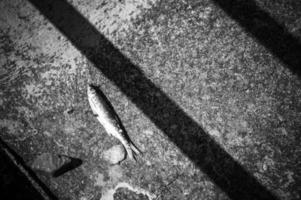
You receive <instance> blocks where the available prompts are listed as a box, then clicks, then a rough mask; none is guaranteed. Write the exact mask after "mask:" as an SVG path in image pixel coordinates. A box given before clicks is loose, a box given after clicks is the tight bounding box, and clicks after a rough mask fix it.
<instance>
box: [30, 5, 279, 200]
mask: <svg viewBox="0 0 301 200" xmlns="http://www.w3.org/2000/svg"><path fill="white" fill-rule="evenodd" d="M29 2H31V3H32V4H33V5H34V6H35V7H36V8H37V9H38V10H39V11H40V12H41V13H42V14H43V15H44V16H45V17H46V18H48V20H49V21H50V22H51V23H52V24H53V25H54V26H55V27H56V28H57V29H58V30H59V31H60V32H61V33H62V34H64V35H65V36H66V37H67V38H68V39H69V41H71V42H72V44H73V45H74V46H75V47H76V48H77V49H78V50H79V51H81V53H82V54H84V55H85V56H86V57H87V58H88V59H89V60H90V61H91V63H93V64H94V66H95V67H96V68H98V69H99V70H100V71H101V72H102V73H103V75H105V76H106V77H107V78H108V79H109V80H111V81H112V82H113V83H114V84H116V85H117V86H118V87H119V89H120V90H121V91H122V92H123V93H124V94H125V95H126V96H127V97H128V98H129V99H130V100H131V101H132V102H134V103H135V105H136V106H137V107H138V108H139V109H140V110H141V111H143V113H144V114H145V115H146V116H148V117H149V118H150V119H151V120H152V121H153V123H155V125H156V126H157V127H158V128H159V129H161V130H162V131H163V132H164V133H165V135H166V136H167V137H168V138H169V140H170V141H172V142H173V143H174V144H175V145H176V146H177V147H178V148H179V149H181V150H182V152H183V153H184V154H185V155H186V156H187V157H188V158H190V160H191V161H193V162H194V163H195V165H196V166H198V167H199V168H200V169H201V170H202V171H203V172H204V173H206V174H207V175H208V177H209V178H210V179H211V180H212V181H213V182H214V183H215V184H216V185H217V186H218V187H219V188H221V189H222V190H223V191H224V192H225V193H226V194H227V195H228V196H229V197H230V198H232V199H234V200H241V199H244V200H251V199H257V200H259V199H277V198H276V197H275V196H274V195H273V194H272V193H271V192H269V191H268V190H267V189H266V188H265V187H264V186H262V185H261V184H260V183H259V182H258V181H257V180H256V179H255V178H254V177H253V176H252V175H251V174H250V173H249V172H247V171H246V170H245V169H244V168H243V167H242V166H241V165H240V164H239V163H238V162H236V161H235V160H234V159H233V158H232V157H231V156H230V155H229V154H228V153H227V152H226V151H225V150H224V149H223V148H222V147H221V146H219V145H218V144H217V143H216V142H215V141H214V140H213V139H212V138H211V137H210V136H209V135H208V134H207V133H205V131H204V130H203V129H202V127H201V126H200V125H198V123H197V122H196V121H194V120H193V119H192V118H190V117H189V116H188V115H187V114H186V113H185V112H184V111H183V110H182V109H181V108H180V106H178V105H177V104H176V103H175V102H174V101H173V100H172V99H170V98H169V97H168V96H167V95H166V94H165V93H164V92H163V91H162V90H161V89H160V88H158V87H157V86H156V85H155V84H153V83H152V82H151V81H150V80H149V79H148V78H147V77H146V76H145V75H144V74H143V72H142V71H141V70H140V69H139V68H138V67H137V66H135V65H134V64H132V63H131V61H130V60H129V59H128V58H126V57H125V56H124V55H123V54H122V53H121V52H120V51H119V50H118V49H117V48H115V47H114V45H113V44H112V43H111V42H110V41H109V40H107V39H106V38H105V37H104V36H103V35H102V34H101V33H99V32H98V31H97V29H95V28H94V26H93V25H91V24H90V22H89V21H88V20H86V19H85V18H84V17H83V16H82V15H81V14H80V13H79V12H78V11H77V10H76V9H75V8H74V7H73V6H72V5H70V4H69V3H68V2H66V1H65V0H43V1H42V0H29ZM154 94H156V95H154ZM173 124H177V125H178V128H177V129H176V130H172V129H170V127H171V125H173ZM221 172H222V173H221Z"/></svg>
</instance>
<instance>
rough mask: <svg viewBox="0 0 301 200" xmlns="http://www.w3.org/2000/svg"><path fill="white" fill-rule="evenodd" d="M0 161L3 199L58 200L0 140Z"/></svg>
mask: <svg viewBox="0 0 301 200" xmlns="http://www.w3.org/2000/svg"><path fill="white" fill-rule="evenodd" d="M0 161H1V162H0V163H1V164H0V179H1V180H0V194H1V197H2V198H3V199H20V200H21V199H32V200H45V199H48V200H58V198H57V197H56V196H55V195H54V194H53V193H52V192H51V191H50V190H49V188H48V187H47V186H46V185H45V184H44V183H43V182H42V181H41V180H40V179H39V178H38V177H37V175H36V174H35V173H34V172H33V171H32V169H30V167H28V166H27V165H26V163H25V162H24V160H23V159H22V158H21V157H20V156H19V155H18V154H17V153H16V152H15V151H14V150H13V149H12V148H10V147H9V146H8V144H6V142H5V141H4V140H2V139H1V138H0ZM17 166H18V167H17ZM25 174H26V175H25ZM26 176H27V177H26ZM29 180H30V181H29Z"/></svg>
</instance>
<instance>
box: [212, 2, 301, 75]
mask: <svg viewBox="0 0 301 200" xmlns="http://www.w3.org/2000/svg"><path fill="white" fill-rule="evenodd" d="M213 2H214V3H215V4H216V5H218V6H219V7H220V8H222V9H223V10H224V11H225V12H226V14H227V15H228V16H230V17H231V18H232V19H234V20H235V21H236V22H238V23H239V25H240V26H241V27H243V28H244V29H245V30H246V31H247V32H248V33H250V34H251V35H252V36H253V37H254V38H255V39H256V40H257V41H259V42H260V44H262V45H263V46H264V47H265V48H267V49H268V50H269V51H270V52H271V53H272V54H274V55H275V56H276V57H277V58H279V60H280V61H282V63H283V64H285V65H286V67H288V68H289V69H290V70H291V71H292V72H293V73H295V74H297V75H298V76H299V77H300V76H301V42H300V40H301V39H299V40H298V38H296V37H294V36H293V35H291V34H290V33H289V32H288V31H287V29H286V28H285V27H283V26H281V25H280V24H279V23H277V22H276V21H275V20H274V19H273V18H272V17H271V16H270V15H269V14H268V13H267V12H265V11H264V10H262V9H261V8H259V7H258V6H257V5H256V2H255V1H254V0H249V1H244V0H213ZM300 9H301V8H300Z"/></svg>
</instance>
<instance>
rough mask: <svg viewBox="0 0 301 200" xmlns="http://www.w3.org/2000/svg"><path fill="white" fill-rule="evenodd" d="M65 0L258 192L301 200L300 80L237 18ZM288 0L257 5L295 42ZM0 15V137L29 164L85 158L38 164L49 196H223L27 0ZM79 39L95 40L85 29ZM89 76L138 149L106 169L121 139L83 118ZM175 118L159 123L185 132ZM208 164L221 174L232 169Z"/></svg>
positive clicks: (126, 2) (300, 26) (200, 7)
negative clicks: (54, 171) (46, 168)
mask: <svg viewBox="0 0 301 200" xmlns="http://www.w3.org/2000/svg"><path fill="white" fill-rule="evenodd" d="M68 2H69V3H70V4H71V5H73V6H74V8H76V10H77V11H78V12H79V13H81V14H82V15H83V16H84V17H85V18H86V19H87V20H88V21H89V22H90V23H91V24H93V25H94V26H95V28H96V29H97V30H98V31H99V33H101V34H102V35H103V36H105V37H106V38H107V39H108V40H109V41H110V42H111V43H112V44H113V45H114V46H115V47H116V48H117V49H119V50H120V51H121V52H122V53H123V54H124V55H125V56H126V57H127V58H129V59H130V61H131V62H132V63H134V64H135V65H136V66H138V67H139V68H140V69H141V70H142V72H143V73H144V74H145V76H146V77H147V78H148V79H149V80H151V81H152V82H153V83H154V84H155V85H156V86H157V87H159V88H161V89H162V91H164V93H166V94H167V96H168V97H169V98H170V99H172V100H173V101H174V102H175V103H176V104H177V105H179V106H180V107H181V108H182V109H183V110H184V111H185V112H186V113H187V115H188V116H189V117H191V118H192V119H193V120H195V121H196V122H197V123H198V124H199V125H200V126H201V127H202V128H203V129H204V130H205V132H206V133H207V134H209V135H210V136H212V138H213V139H214V140H215V141H216V143H218V144H220V145H221V147H222V148H223V149H224V150H225V152H227V153H228V154H229V155H231V157H233V159H234V160H236V161H237V162H238V163H240V164H241V165H242V166H243V167H244V168H245V169H246V170H247V171H248V172H249V173H250V174H251V175H252V176H253V177H255V178H256V179H257V180H258V182H259V183H261V184H262V185H263V186H264V187H265V188H267V190H269V191H270V192H272V193H273V194H274V195H276V196H277V197H278V198H279V199H287V200H289V199H292V200H293V199H300V198H301V197H300V193H298V191H300V181H301V173H300V169H301V166H300V157H301V148H300V144H301V141H300V130H301V120H300V119H301V100H300V99H301V87H300V86H301V81H300V76H298V74H296V73H294V72H292V70H290V68H289V67H288V66H287V65H286V64H285V63H283V62H282V60H281V59H279V57H277V56H275V55H273V54H272V53H271V52H270V50H268V49H267V48H266V47H265V46H264V45H262V44H261V43H260V41H259V40H258V39H256V38H254V37H252V34H250V33H249V32H248V31H247V30H246V29H245V28H244V27H243V26H242V25H241V24H239V23H237V22H236V21H235V20H234V19H232V18H230V17H229V16H228V15H227V13H226V12H224V11H223V10H222V9H221V8H220V7H219V6H217V5H216V4H214V2H213V1H208V0H205V1H201V2H197V1H189V0H183V1H173V2H172V1H159V0H143V1H134V0H123V1H117V0H115V1H106V0H100V1H96V0H91V1H80V0H68ZM217 2H218V1H217ZM296 2H298V1H280V0H279V1H273V3H271V2H270V1H268V0H266V1H263V0H261V1H259V0H258V1H257V2H256V3H257V5H258V6H259V7H260V8H261V9H262V10H264V11H265V12H266V13H269V14H270V15H271V16H272V17H273V18H274V19H275V21H277V22H278V23H279V24H281V25H282V26H283V27H285V28H286V29H287V30H288V31H289V32H290V33H291V34H292V35H293V36H294V37H296V38H299V41H298V40H297V41H298V42H299V43H300V40H301V39H300V38H301V5H300V3H296ZM49 9H51V8H49ZM0 10H1V12H0V27H1V28H0V52H1V53H0V56H1V57H0V63H1V64H0V67H1V68H0V87H1V91H0V92H1V93H0V95H1V99H0V106H1V107H0V109H1V116H0V127H1V138H2V139H3V140H4V141H6V142H7V143H8V144H9V145H10V146H11V147H13V148H14V149H15V150H16V152H18V153H19V154H20V155H21V156H22V157H23V158H24V160H25V161H26V163H27V164H28V165H29V166H31V165H32V164H33V163H35V162H37V160H36V159H37V158H39V159H40V157H39V156H40V155H41V154H53V155H57V154H64V155H68V156H72V157H75V158H79V159H81V160H82V161H83V164H82V165H81V166H79V167H78V168H76V169H74V170H72V171H69V172H67V173H65V174H63V175H62V176H59V177H57V178H54V177H52V176H50V175H49V174H45V173H43V172H40V171H37V174H38V175H39V177H40V178H41V180H42V181H43V182H45V183H46V185H48V186H49V188H50V190H52V191H53V193H54V194H55V195H56V196H57V197H59V198H60V199H80V200H92V199H93V200H94V199H101V200H105V199H106V200H111V199H112V200H113V199H115V200H117V199H208V200H209V199H229V197H228V195H227V193H228V192H229V191H228V192H227V191H226V189H225V188H220V187H218V186H217V185H216V184H215V183H214V181H212V177H208V176H207V174H206V173H204V172H203V170H202V169H200V168H199V167H198V166H197V165H195V164H194V163H193V162H192V161H191V160H190V159H189V158H188V157H187V156H186V155H185V154H183V152H182V149H180V148H178V147H176V146H175V145H174V143H173V142H171V141H170V140H169V139H168V137H167V136H166V135H165V134H164V130H162V129H159V128H158V127H157V126H156V125H155V123H154V121H152V120H150V119H149V116H147V115H146V114H145V112H143V111H142V110H141V109H139V108H138V107H137V106H136V103H135V99H134V100H133V99H130V98H128V96H126V95H125V94H124V93H123V92H122V91H121V90H120V88H119V87H120V86H119V85H116V84H115V83H114V82H113V81H111V80H110V79H108V78H107V77H106V76H105V75H104V74H103V73H102V72H101V71H99V70H98V69H97V68H96V67H94V65H93V63H92V62H90V61H88V60H87V58H86V57H85V55H84V54H83V53H82V52H81V50H78V49H77V48H75V47H74V46H73V45H72V43H71V42H70V41H69V39H68V38H67V37H66V36H65V35H63V34H62V33H61V32H60V31H59V30H57V29H56V28H55V27H54V25H53V24H52V23H50V22H49V20H48V19H46V18H45V17H44V16H43V15H42V14H41V13H40V12H39V11H38V10H37V8H35V7H34V6H33V5H32V4H31V3H29V2H28V1H25V0H2V1H0ZM254 16H255V17H254V20H255V21H256V15H255V14H254ZM256 24H257V25H258V27H259V28H260V27H262V26H268V24H263V23H261V21H258V23H257V22H256ZM79 26H80V25H79ZM255 28H256V27H255ZM81 39H82V40H85V41H89V42H90V45H91V47H94V46H95V44H94V43H95V41H94V40H93V38H89V35H85V34H82V35H81V37H80V38H78V40H81ZM86 43H87V42H86ZM279 43H281V41H279ZM112 54H113V53H112ZM101 56H108V57H110V56H111V52H108V51H106V49H104V50H103V53H102V54H101ZM112 58H114V55H112ZM121 60H122V59H121ZM115 61H116V62H119V60H115ZM115 61H114V62H115ZM116 76H123V75H122V74H118V73H117V74H116ZM132 80H135V77H127V79H126V80H125V81H127V82H131V81H132ZM88 82H92V83H94V84H96V85H100V88H101V89H102V90H103V92H104V93H105V94H106V95H107V96H108V98H109V99H110V101H111V103H112V105H113V106H114V108H115V110H116V112H117V113H118V114H119V116H120V119H121V120H122V122H123V124H124V126H125V128H126V129H127V131H128V134H129V135H130V137H131V138H132V140H133V141H134V143H135V144H137V146H138V147H139V148H140V149H141V150H142V151H143V155H142V156H141V157H140V158H139V160H138V162H137V163H134V162H131V161H130V160H126V161H124V162H123V163H122V164H121V165H110V164H109V163H108V162H106V161H105V160H103V159H102V158H101V156H100V155H101V154H102V152H104V151H106V150H107V149H109V148H110V147H112V146H113V145H116V144H118V141H116V140H115V139H114V138H112V137H110V136H108V135H107V134H106V133H105V132H104V129H103V128H102V127H101V126H100V124H99V123H98V122H97V120H96V118H95V117H94V116H93V114H92V113H91V111H90V107H89V105H88V101H87V96H86V85H87V83H88ZM131 84H132V85H135V83H134V82H133V83H131ZM137 87H141V88H143V89H144V90H143V91H144V92H145V94H147V95H148V97H149V99H150V102H151V101H152V98H154V99H156V98H160V97H158V96H160V95H161V94H160V93H154V94H149V93H148V92H149V90H148V89H147V87H144V86H143V85H138V86H137ZM150 91H153V90H150ZM139 95H141V96H143V95H144V94H136V97H137V98H139ZM155 106H157V107H158V109H160V110H162V112H161V113H158V116H157V118H158V119H160V118H162V119H166V121H168V119H169V118H172V117H173V115H174V113H168V112H164V111H165V109H166V107H168V105H155ZM167 110H168V109H167ZM181 123H182V122H181V121H177V122H172V123H169V122H166V124H169V125H170V126H169V127H168V130H175V131H176V130H177V131H179V129H181V130H180V131H181V132H183V133H185V132H187V134H188V132H193V130H190V127H187V126H186V125H185V126H184V125H182V124H181ZM183 123H185V122H183ZM166 129H167V128H166ZM174 137H177V135H175V136H174ZM184 140H185V138H184ZM186 142H187V144H186V145H187V146H189V145H190V143H189V141H187V140H186ZM208 146H209V147H208V148H210V143H208ZM196 153H198V152H197V150H196ZM211 154H212V153H211ZM211 154H210V151H208V152H207V154H200V155H202V156H204V157H205V158H204V160H206V159H210V157H214V156H216V155H211ZM217 157H218V156H217ZM221 159H223V158H221ZM208 162H209V161H208ZM209 167H211V166H209ZM216 170H217V172H216V173H219V174H223V173H225V174H227V173H228V171H229V170H231V169H227V168H217V169H216ZM230 183H231V180H230ZM231 187H236V186H231ZM237 187H238V188H239V187H240V185H237ZM298 187H299V188H298Z"/></svg>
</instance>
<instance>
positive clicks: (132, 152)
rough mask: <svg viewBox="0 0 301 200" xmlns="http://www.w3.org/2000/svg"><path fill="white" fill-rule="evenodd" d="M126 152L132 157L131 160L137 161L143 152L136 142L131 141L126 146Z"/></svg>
mask: <svg viewBox="0 0 301 200" xmlns="http://www.w3.org/2000/svg"><path fill="white" fill-rule="evenodd" d="M125 149H126V152H127V154H128V157H129V158H130V159H131V160H134V161H137V158H136V157H137V155H140V154H141V151H140V150H139V149H138V148H137V147H136V146H135V145H134V143H132V142H129V143H128V144H127V145H126V147H125Z"/></svg>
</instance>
